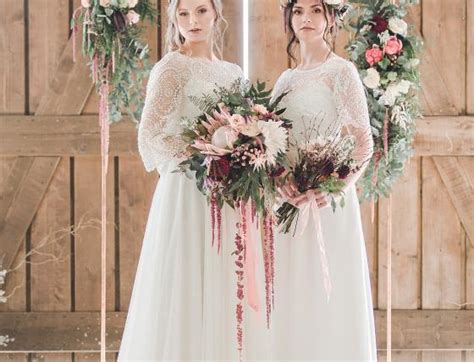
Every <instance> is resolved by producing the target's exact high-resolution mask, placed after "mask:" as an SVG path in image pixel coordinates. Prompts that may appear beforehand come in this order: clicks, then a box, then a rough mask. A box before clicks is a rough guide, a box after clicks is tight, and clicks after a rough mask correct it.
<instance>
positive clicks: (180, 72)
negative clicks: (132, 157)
mask: <svg viewBox="0 0 474 362" xmlns="http://www.w3.org/2000/svg"><path fill="white" fill-rule="evenodd" d="M188 79H189V72H188V70H187V69H186V67H185V65H184V64H182V63H180V62H179V61H177V60H176V59H175V58H174V57H173V56H172V55H170V54H168V55H166V56H165V57H164V58H163V59H162V60H160V61H159V62H158V63H156V64H155V66H154V67H153V69H152V71H151V73H150V78H149V80H148V84H147V88H146V97H145V105H144V108H143V113H142V118H141V121H140V125H139V128H138V149H139V152H140V156H141V158H142V160H143V164H144V166H145V169H146V170H147V171H148V172H150V171H152V170H154V169H158V168H159V165H160V164H161V163H163V162H166V161H168V160H171V159H173V158H179V157H180V156H182V154H183V152H184V150H185V148H186V144H185V143H184V141H183V140H182V139H181V138H180V137H179V135H177V134H176V131H175V130H176V127H177V123H178V122H179V121H180V119H179V108H180V107H179V105H180V103H182V102H183V99H184V94H183V87H184V86H185V84H186V82H187V80H188Z"/></svg>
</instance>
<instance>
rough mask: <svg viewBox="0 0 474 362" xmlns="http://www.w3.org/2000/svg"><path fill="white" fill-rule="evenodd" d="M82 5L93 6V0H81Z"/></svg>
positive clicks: (85, 6) (84, 6)
mask: <svg viewBox="0 0 474 362" xmlns="http://www.w3.org/2000/svg"><path fill="white" fill-rule="evenodd" d="M81 5H82V7H83V8H89V7H90V6H91V0H81Z"/></svg>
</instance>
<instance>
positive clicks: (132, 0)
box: [128, 0, 138, 9]
mask: <svg viewBox="0 0 474 362" xmlns="http://www.w3.org/2000/svg"><path fill="white" fill-rule="evenodd" d="M137 3H138V0H128V7H129V8H130V9H131V8H134V7H135V6H137Z"/></svg>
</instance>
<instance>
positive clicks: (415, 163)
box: [378, 157, 421, 309]
mask: <svg viewBox="0 0 474 362" xmlns="http://www.w3.org/2000/svg"><path fill="white" fill-rule="evenodd" d="M420 176H421V160H420V158H418V157H417V158H413V159H412V160H411V161H410V163H409V164H407V165H406V168H405V172H404V174H403V176H402V177H401V178H400V179H399V180H398V181H397V183H396V185H395V187H394V188H393V192H392V209H391V211H389V210H388V200H387V199H385V198H382V199H380V201H379V227H378V231H379V233H378V235H379V238H378V240H379V255H378V258H379V270H378V281H379V295H378V301H379V304H378V306H379V308H380V309H386V308H387V285H386V281H387V238H388V234H387V222H388V220H390V219H391V222H392V251H391V255H392V308H394V309H417V308H419V307H420V303H421V302H420V298H421V294H420V290H421V285H420V280H421V197H420V195H421V180H420Z"/></svg>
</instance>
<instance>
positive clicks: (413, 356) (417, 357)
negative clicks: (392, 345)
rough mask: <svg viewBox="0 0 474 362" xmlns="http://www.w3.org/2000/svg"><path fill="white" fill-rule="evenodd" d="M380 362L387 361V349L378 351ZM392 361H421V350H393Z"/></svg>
mask: <svg viewBox="0 0 474 362" xmlns="http://www.w3.org/2000/svg"><path fill="white" fill-rule="evenodd" d="M377 360H378V362H386V361H387V351H386V350H379V351H378V352H377ZM391 361H393V362H417V361H421V352H412V351H393V350H392V353H391Z"/></svg>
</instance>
